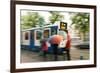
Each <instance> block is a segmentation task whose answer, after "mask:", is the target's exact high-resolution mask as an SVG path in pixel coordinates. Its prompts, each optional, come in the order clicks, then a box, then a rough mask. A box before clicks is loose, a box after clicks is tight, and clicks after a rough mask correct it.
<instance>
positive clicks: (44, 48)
mask: <svg viewBox="0 0 100 73" xmlns="http://www.w3.org/2000/svg"><path fill="white" fill-rule="evenodd" d="M65 32H66V34H67V36H66V40H67V41H66V45H65V47H64V48H62V49H63V50H64V51H65V52H66V57H67V60H71V57H70V48H71V37H70V34H69V32H68V30H65ZM58 45H59V44H52V43H51V47H52V49H53V55H54V61H57V60H58ZM41 50H42V51H43V58H44V59H46V58H47V52H48V44H47V41H42V44H41Z"/></svg>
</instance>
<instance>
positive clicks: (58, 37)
mask: <svg viewBox="0 0 100 73" xmlns="http://www.w3.org/2000/svg"><path fill="white" fill-rule="evenodd" d="M62 40H63V37H62V36H61V35H53V36H51V37H50V38H49V42H50V43H51V44H60V42H61V41H62Z"/></svg>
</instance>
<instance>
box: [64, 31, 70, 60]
mask: <svg viewBox="0 0 100 73" xmlns="http://www.w3.org/2000/svg"><path fill="white" fill-rule="evenodd" d="M65 32H66V33H67V41H66V46H65V49H64V50H65V51H66V54H67V59H68V60H70V59H71V58H70V48H71V37H70V34H69V32H68V30H65Z"/></svg>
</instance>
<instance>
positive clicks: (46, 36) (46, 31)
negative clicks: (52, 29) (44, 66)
mask: <svg viewBox="0 0 100 73" xmlns="http://www.w3.org/2000/svg"><path fill="white" fill-rule="evenodd" d="M43 34H44V38H49V30H44V32H43Z"/></svg>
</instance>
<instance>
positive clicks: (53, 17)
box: [49, 11, 64, 24]
mask: <svg viewBox="0 0 100 73" xmlns="http://www.w3.org/2000/svg"><path fill="white" fill-rule="evenodd" d="M50 14H51V16H50V17H49V20H50V23H52V24H54V23H55V22H56V21H61V20H62V19H64V16H63V15H62V14H60V12H57V11H50Z"/></svg>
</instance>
